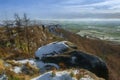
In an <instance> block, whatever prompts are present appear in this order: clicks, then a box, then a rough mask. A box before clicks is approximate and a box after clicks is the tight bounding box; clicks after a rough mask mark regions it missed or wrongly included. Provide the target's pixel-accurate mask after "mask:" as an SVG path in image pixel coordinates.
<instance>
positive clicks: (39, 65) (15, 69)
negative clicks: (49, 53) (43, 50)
mask: <svg viewBox="0 0 120 80" xmlns="http://www.w3.org/2000/svg"><path fill="white" fill-rule="evenodd" d="M14 62H15V63H20V64H26V63H29V64H31V65H32V66H34V67H37V68H39V69H40V70H41V71H42V69H43V72H44V71H46V66H53V67H55V68H56V69H59V66H58V65H56V64H54V63H44V62H42V61H40V60H39V61H36V60H35V59H24V60H18V61H14ZM22 68H23V66H15V67H13V68H12V69H11V71H13V72H15V73H17V74H18V73H22V71H21V70H22Z"/></svg>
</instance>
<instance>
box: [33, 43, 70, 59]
mask: <svg viewBox="0 0 120 80" xmlns="http://www.w3.org/2000/svg"><path fill="white" fill-rule="evenodd" d="M67 49H68V45H66V44H65V41H61V42H53V43H50V44H47V45H45V46H42V47H40V48H38V50H37V51H36V52H35V56H36V57H39V59H41V58H42V57H44V56H51V55H55V54H60V53H63V52H64V51H65V50H67Z"/></svg>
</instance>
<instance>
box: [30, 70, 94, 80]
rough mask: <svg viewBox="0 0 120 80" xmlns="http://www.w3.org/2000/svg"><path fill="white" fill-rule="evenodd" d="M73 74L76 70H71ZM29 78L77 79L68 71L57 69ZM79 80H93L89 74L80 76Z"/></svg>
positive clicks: (45, 79) (39, 79) (46, 79)
mask: <svg viewBox="0 0 120 80" xmlns="http://www.w3.org/2000/svg"><path fill="white" fill-rule="evenodd" d="M73 73H74V74H76V70H75V71H73ZM31 80H78V79H76V77H72V76H71V75H70V72H69V71H67V70H66V71H58V72H55V74H53V72H52V71H50V72H47V73H44V74H42V75H40V76H38V77H36V78H33V79H31ZM79 80H94V79H93V78H91V77H90V76H89V75H87V76H86V77H81V78H80V79H79Z"/></svg>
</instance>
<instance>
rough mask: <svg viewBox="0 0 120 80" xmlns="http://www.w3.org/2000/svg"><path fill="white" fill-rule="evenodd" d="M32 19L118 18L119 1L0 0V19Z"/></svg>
mask: <svg viewBox="0 0 120 80" xmlns="http://www.w3.org/2000/svg"><path fill="white" fill-rule="evenodd" d="M14 13H19V14H22V13H27V14H28V15H29V16H30V17H31V18H33V19H80V18H106V19H111V18H112V19H113V18H118V19H119V18H120V0H0V17H1V18H5V17H8V18H11V17H12V16H13V14H14Z"/></svg>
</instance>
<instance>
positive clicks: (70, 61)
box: [37, 42, 108, 80]
mask: <svg viewBox="0 0 120 80" xmlns="http://www.w3.org/2000/svg"><path fill="white" fill-rule="evenodd" d="M58 43H60V42H58ZM58 43H57V44H58ZM49 45H50V44H49ZM51 45H52V44H51ZM64 45H66V44H64ZM46 46H48V45H46ZM67 46H68V47H69V46H70V44H69V45H67ZM59 47H60V50H62V47H61V46H59V45H57V46H56V47H52V54H53V53H54V52H55V51H56V50H57V49H58V48H59ZM41 48H43V47H41ZM50 48H51V47H49V49H50ZM63 49H64V47H63ZM38 50H39V52H40V53H39V52H37V57H39V58H40V60H41V61H43V62H45V63H54V64H57V65H59V66H60V64H61V63H62V64H64V66H65V67H66V68H80V69H81V68H83V69H87V70H89V71H91V72H93V73H95V74H96V75H97V76H99V77H102V78H105V79H106V80H107V79H108V69H107V66H106V63H105V62H104V61H103V60H102V59H100V58H99V57H97V56H95V55H91V54H88V53H85V52H82V51H79V50H76V49H73V50H71V51H67V52H66V51H63V53H61V54H59V53H58V54H55V55H51V52H49V51H48V49H47V48H46V49H45V46H44V50H46V51H48V52H47V54H49V56H43V57H42V56H41V54H42V52H41V51H42V49H40V48H39V49H38ZM55 53H56V52H55ZM38 54H40V55H38Z"/></svg>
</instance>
